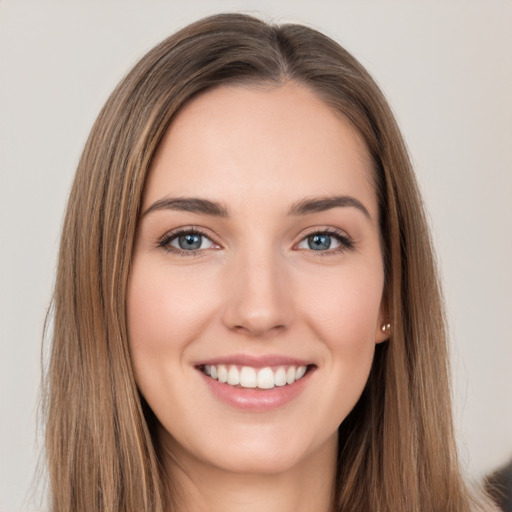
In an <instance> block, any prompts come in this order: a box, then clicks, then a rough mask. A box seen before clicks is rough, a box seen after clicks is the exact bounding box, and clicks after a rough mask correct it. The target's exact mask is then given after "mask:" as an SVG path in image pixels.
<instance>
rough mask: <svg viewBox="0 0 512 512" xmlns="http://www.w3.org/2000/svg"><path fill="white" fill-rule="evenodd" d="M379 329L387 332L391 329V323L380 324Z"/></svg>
mask: <svg viewBox="0 0 512 512" xmlns="http://www.w3.org/2000/svg"><path fill="white" fill-rule="evenodd" d="M380 329H381V331H382V332H388V331H389V330H390V329H391V324H382V327H381V328H380Z"/></svg>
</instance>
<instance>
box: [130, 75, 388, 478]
mask: <svg viewBox="0 0 512 512" xmlns="http://www.w3.org/2000/svg"><path fill="white" fill-rule="evenodd" d="M371 175H372V170H371V164H370V160H369V157H368V154H367V151H366V149H365V147H364V145H363V143H362V142H361V140H360V138H359V137H358V136H357V135H356V133H355V132H354V130H353V129H352V128H351V126H350V125H349V123H348V122H347V121H346V120H345V119H344V118H343V117H341V116H340V115H339V114H337V113H335V112H334V111H333V110H332V109H330V108H329V107H327V106H326V105H325V104H324V103H323V102H322V101H320V100H319V99H317V97H316V96H315V95H314V94H313V93H312V92H310V91H309V90H308V89H306V88H304V87H302V86H298V85H294V84H291V83H288V84H286V85H283V86H280V87H273V88H271V87H234V86H233V87H227V86H224V87H220V88H217V89H215V90H212V91H209V92H207V93H205V94H203V95H202V96H200V97H198V98H196V99H194V100H193V101H191V102H190V103H189V104H187V105H186V106H185V107H184V108H183V110H181V112H180V113H179V115H178V116H177V117H176V118H175V120H174V121H173V123H172V125H171V127H170V128H169V130H168V132H167V133H166V135H165V137H164V139H163V141H162V144H161V146H160V148H159V150H158V152H157V155H156V158H155V159H154V162H153V164H152V168H151V170H150V173H149V176H148V180H147V183H146V187H145V192H144V197H143V207H142V215H141V218H140V223H139V226H138V232H137V239H136V245H135V248H134V254H133V265H132V270H131V275H130V280H129V289H128V299H127V300H128V302H127V306H128V322H129V336H130V348H131V353H132V358H133V364H134V369H135V374H136V380H137V384H138V386H139V389H140V391H141V393H142V395H143V396H144V397H145V399H146V401H147V402H148V404H149V406H150V407H151V409H152V410H153V412H154V413H155V415H156V417H157V418H158V420H159V422H160V424H161V433H162V435H163V437H164V439H163V442H164V443H165V445H166V446H168V447H169V448H170V449H171V450H172V452H173V455H174V457H175V458H176V459H177V460H178V462H179V463H180V464H182V465H184V466H186V464H187V463H190V464H192V463H193V464H205V465H207V466H209V467H215V468H221V469H226V470H230V471H237V472H273V473H275V472H280V471H284V470H286V469H291V468H294V467H297V466H298V465H300V464H301V463H303V464H305V463H307V462H308V461H310V460H313V459H312V458H315V457H317V458H318V457H320V458H322V457H327V456H328V457H332V454H333V453H335V447H336V442H337V441H336V439H337V428H338V426H339V424H340V423H341V422H342V421H343V420H344V418H345V417H346V416H347V414H348V413H349V412H350V410H351V409H352V408H353V407H354V405H355V403H356V402H357V400H358V398H359V396H360V395H361V392H362V390H363V388H364V386H365V383H366V381H367V378H368V374H369V371H370V367H371V364H372V358H373V354H374V348H375V344H376V343H378V342H380V341H383V340H384V338H385V335H384V334H383V333H382V331H381V325H382V323H383V322H384V320H385V318H384V308H383V305H382V292H383V281H384V273H383V265H382V254H381V247H380V243H379V221H378V207H377V199H376V193H375V190H374V188H373V185H372V179H371ZM304 371H306V373H305V374H304V375H302V374H303V373H304ZM226 379H228V382H223V381H225V380H226ZM255 386H256V387H255Z"/></svg>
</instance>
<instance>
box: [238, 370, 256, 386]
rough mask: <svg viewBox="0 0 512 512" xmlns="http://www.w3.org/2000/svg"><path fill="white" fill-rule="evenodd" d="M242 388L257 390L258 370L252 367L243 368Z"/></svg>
mask: <svg viewBox="0 0 512 512" xmlns="http://www.w3.org/2000/svg"><path fill="white" fill-rule="evenodd" d="M240 386H242V387H243V388H255V387H257V386H258V380H257V378H256V370H255V369H254V368H251V367H250V366H242V369H241V370H240Z"/></svg>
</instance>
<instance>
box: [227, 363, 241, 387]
mask: <svg viewBox="0 0 512 512" xmlns="http://www.w3.org/2000/svg"><path fill="white" fill-rule="evenodd" d="M228 384H231V386H236V385H237V384H240V372H239V371H238V368H237V367H236V366H232V367H231V368H230V369H229V373H228Z"/></svg>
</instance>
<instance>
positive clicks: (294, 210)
mask: <svg viewBox="0 0 512 512" xmlns="http://www.w3.org/2000/svg"><path fill="white" fill-rule="evenodd" d="M340 207H352V208H357V209H358V210H360V211H361V212H362V213H364V215H365V216H366V217H368V218H369V219H371V216H370V213H369V212H368V210H367V209H366V208H365V206H364V205H363V203H361V202H360V201H358V200H357V199H356V198H355V197H351V196H327V197H312V198H306V199H302V200H301V201H299V202H297V203H295V204H294V205H292V207H291V208H290V212H289V215H307V214H308V213H318V212H324V211H326V210H330V209H332V208H340Z"/></svg>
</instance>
